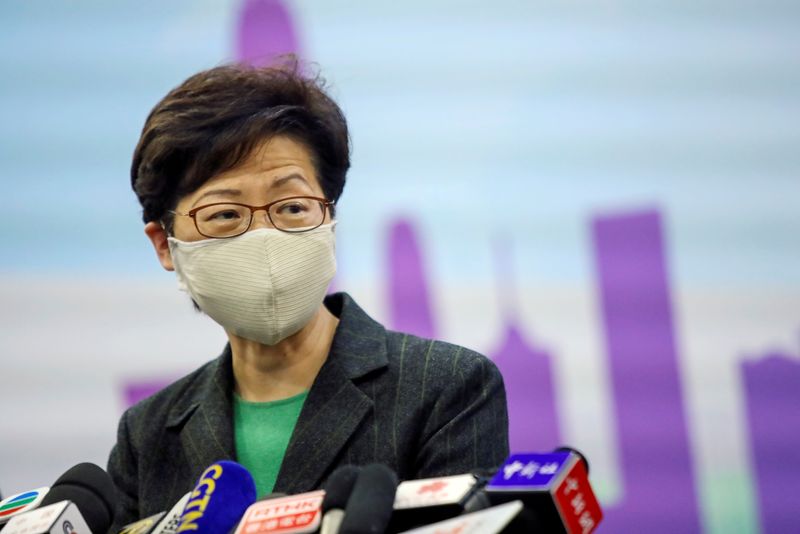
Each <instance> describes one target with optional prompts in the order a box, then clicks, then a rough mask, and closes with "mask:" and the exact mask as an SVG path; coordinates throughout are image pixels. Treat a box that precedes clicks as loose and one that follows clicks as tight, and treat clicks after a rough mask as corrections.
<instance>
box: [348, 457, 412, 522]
mask: <svg viewBox="0 0 800 534" xmlns="http://www.w3.org/2000/svg"><path fill="white" fill-rule="evenodd" d="M397 483H398V481H397V475H396V474H395V472H394V471H392V470H391V469H389V468H388V467H386V466H385V465H382V464H370V465H368V466H366V467H364V468H363V469H362V470H361V472H360V473H359V475H358V478H357V479H356V482H355V485H354V486H353V492H352V493H351V494H350V498H349V499H347V508H346V509H345V514H344V519H342V524H341V527H340V529H339V532H340V534H377V533H382V532H385V531H386V527H388V526H389V521H390V519H391V517H392V509H393V507H394V499H395V493H396V492H397Z"/></svg>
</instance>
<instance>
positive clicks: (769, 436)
mask: <svg viewBox="0 0 800 534" xmlns="http://www.w3.org/2000/svg"><path fill="white" fill-rule="evenodd" d="M741 373H742V381H743V387H744V392H745V405H746V409H747V421H748V425H749V430H750V432H749V433H748V434H749V436H750V451H751V454H752V462H753V467H754V472H755V479H756V488H757V494H758V504H759V508H760V512H761V514H760V515H761V526H762V528H763V532H764V534H783V533H784V532H797V530H798V528H800V498H798V497H797V485H798V482H800V360H798V359H797V358H796V357H794V358H791V357H790V356H789V355H788V354H780V353H771V354H767V355H766V356H764V357H762V358H760V359H759V360H758V361H752V362H743V363H742V364H741Z"/></svg>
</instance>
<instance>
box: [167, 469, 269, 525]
mask: <svg viewBox="0 0 800 534" xmlns="http://www.w3.org/2000/svg"><path fill="white" fill-rule="evenodd" d="M255 500H256V485H255V482H254V481H253V476H252V475H251V474H250V472H249V471H248V470H247V469H245V468H244V467H242V466H241V465H239V464H238V463H236V462H232V461H229V460H222V461H219V462H215V463H213V464H211V466H209V468H208V469H206V470H205V471H204V472H203V474H202V475H201V476H200V480H199V481H198V482H197V486H195V489H194V491H192V493H191V495H190V496H189V501H188V502H187V503H186V507H185V508H184V510H183V514H182V515H181V519H180V525H179V526H178V530H177V532H178V533H181V532H194V533H196V534H219V533H225V532H228V531H229V530H231V529H232V528H233V527H235V526H236V523H237V522H238V521H239V519H240V518H241V517H242V514H243V513H244V512H245V510H247V508H248V507H249V506H250V505H251V504H253V503H254V502H255Z"/></svg>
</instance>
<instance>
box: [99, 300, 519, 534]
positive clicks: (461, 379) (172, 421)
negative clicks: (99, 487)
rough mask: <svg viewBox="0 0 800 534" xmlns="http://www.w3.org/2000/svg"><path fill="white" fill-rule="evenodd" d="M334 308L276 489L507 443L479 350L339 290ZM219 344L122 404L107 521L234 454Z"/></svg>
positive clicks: (189, 484) (476, 460) (466, 464)
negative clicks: (401, 326) (321, 359)
mask: <svg viewBox="0 0 800 534" xmlns="http://www.w3.org/2000/svg"><path fill="white" fill-rule="evenodd" d="M325 304H326V306H327V307H328V308H329V309H330V310H331V312H333V313H334V315H336V316H338V317H339V321H340V322H339V326H338V328H337V330H336V334H335V337H334V339H333V345H332V346H331V351H330V354H329V356H328V359H327V361H326V362H325V364H324V365H323V366H322V369H321V370H320V372H319V375H318V376H317V378H316V380H315V381H314V384H313V385H312V387H311V389H310V391H309V394H308V398H307V399H306V401H305V405H304V406H303V409H302V412H301V413H300V417H299V419H298V421H297V426H296V427H295V429H294V433H293V434H292V437H291V440H290V441H289V446H288V448H287V450H286V456H285V458H284V460H283V464H282V465H281V468H280V472H279V473H278V479H277V481H276V483H275V491H278V492H284V493H302V492H305V491H310V490H312V489H316V488H318V487H320V486H321V485H322V483H323V481H324V480H325V479H326V477H327V476H328V475H330V474H331V472H332V471H333V470H335V469H336V468H337V467H339V466H341V465H345V464H359V465H362V464H368V463H372V462H379V463H383V464H386V465H388V466H389V467H391V468H392V469H394V470H395V471H396V472H397V474H398V476H399V477H400V479H401V480H402V479H414V478H426V477H431V476H437V475H448V474H459V473H465V472H468V471H470V470H472V469H475V468H490V467H496V466H498V465H499V464H500V463H501V462H502V461H503V460H504V459H505V458H506V456H507V455H508V417H507V412H506V395H505V389H504V387H503V380H502V377H501V376H500V373H499V372H498V370H497V368H496V367H495V365H494V364H493V363H492V362H491V361H490V360H488V359H487V358H485V357H484V356H481V355H480V354H477V353H475V352H472V351H470V350H467V349H464V348H462V347H457V346H455V345H450V344H448V343H444V342H441V341H430V340H426V339H421V338H418V337H415V336H412V335H407V334H400V333H396V332H389V331H386V330H385V329H384V328H383V327H382V326H381V325H380V324H378V323H377V322H375V321H374V320H372V319H371V318H370V317H369V316H368V315H367V314H366V313H365V312H364V311H363V310H362V309H361V308H359V307H358V305H357V304H356V303H355V302H354V301H353V300H352V298H351V297H350V296H348V295H347V294H344V293H339V294H336V295H332V296H330V297H328V298H327V299H326V300H325ZM232 391H233V374H232V368H231V354H230V348H229V347H228V348H226V350H225V352H223V354H222V355H221V356H220V357H219V358H217V359H215V360H213V361H211V362H209V363H207V364H206V365H204V366H203V367H201V368H200V369H198V370H197V371H195V372H194V373H192V374H190V375H188V376H186V377H184V378H182V379H181V380H179V381H177V382H175V383H174V384H172V385H170V386H168V387H167V388H165V389H164V390H162V391H160V392H159V393H157V394H155V395H153V396H152V397H149V398H147V399H145V400H143V401H142V402H140V403H139V404H137V405H136V406H134V407H132V408H130V409H129V410H128V411H126V412H125V414H124V415H123V416H122V419H121V420H120V423H119V433H118V439H117V444H116V445H115V446H114V448H113V449H112V451H111V457H110V458H109V461H108V472H109V474H110V475H111V478H112V479H113V481H114V483H115V484H116V487H117V489H118V497H119V508H118V510H117V517H116V521H115V524H114V526H112V528H111V530H110V532H117V531H118V530H119V527H120V526H121V525H125V524H127V523H130V522H132V521H135V520H137V519H141V518H143V517H146V516H149V515H152V514H155V513H157V512H160V511H162V510H168V509H169V508H171V507H172V505H173V504H174V503H175V502H176V501H177V500H178V499H179V498H180V497H181V496H182V495H183V494H185V493H186V492H187V491H190V490H191V489H192V488H193V487H194V485H195V483H196V482H197V479H198V477H199V476H200V474H201V473H202V472H203V470H205V468H206V467H208V466H209V465H210V464H212V463H213V462H215V461H217V460H222V459H232V460H235V459H236V450H235V446H234V440H233V422H232V421H233V415H232V406H231V395H232Z"/></svg>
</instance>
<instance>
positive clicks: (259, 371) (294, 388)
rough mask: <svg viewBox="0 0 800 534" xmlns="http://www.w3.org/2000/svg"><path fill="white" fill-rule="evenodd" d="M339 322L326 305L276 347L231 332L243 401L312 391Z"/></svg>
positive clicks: (261, 399) (234, 368) (234, 362)
mask: <svg viewBox="0 0 800 534" xmlns="http://www.w3.org/2000/svg"><path fill="white" fill-rule="evenodd" d="M338 324H339V319H338V318H336V316H334V315H333V314H332V313H331V312H330V311H328V309H327V308H326V307H325V305H324V304H320V307H319V309H318V310H317V313H316V314H314V317H313V318H312V319H311V321H309V323H308V324H307V325H305V326H304V327H303V328H302V329H300V331H299V332H297V333H295V334H292V335H291V336H289V337H288V338H286V339H284V340H282V341H280V342H279V343H277V344H276V345H262V344H261V343H258V342H257V341H251V340H249V339H244V338H241V337H239V336H237V335H235V334H232V333H230V332H228V339H229V340H230V343H231V352H232V354H233V377H234V382H235V391H236V393H238V394H239V396H240V397H242V398H243V399H244V400H247V401H252V402H266V401H273V400H279V399H285V398H287V397H291V396H294V395H297V394H299V393H302V392H303V391H306V390H308V389H310V388H311V384H313V383H314V379H316V377H317V374H318V373H319V370H320V369H321V368H322V364H324V363H325V360H326V359H327V358H328V352H329V351H330V348H331V343H332V342H333V336H334V334H335V333H336V327H337V325H338Z"/></svg>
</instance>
